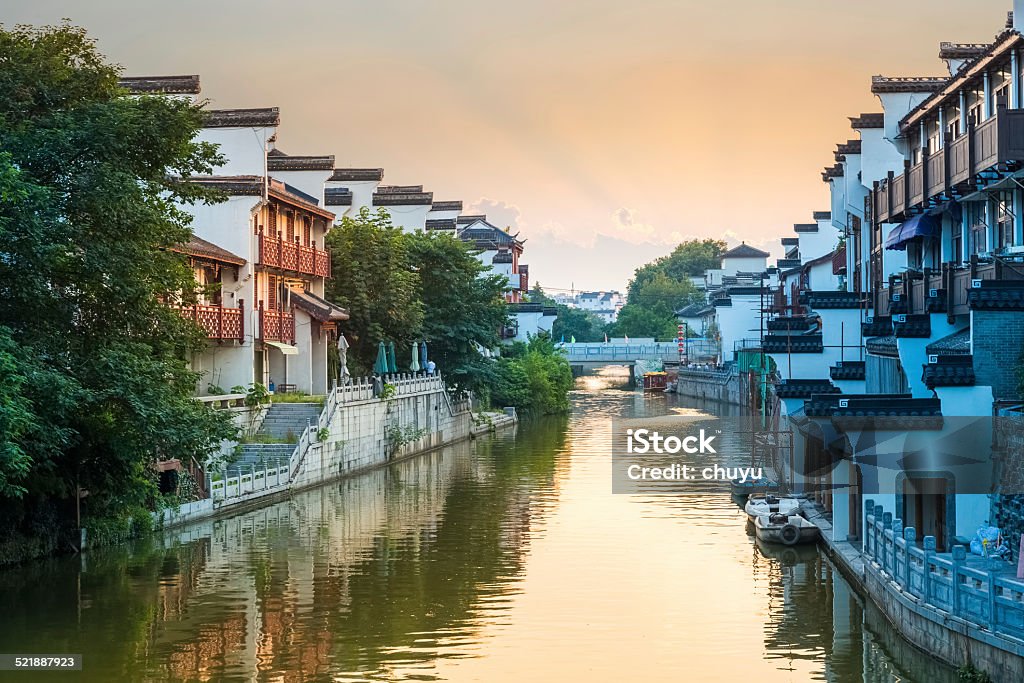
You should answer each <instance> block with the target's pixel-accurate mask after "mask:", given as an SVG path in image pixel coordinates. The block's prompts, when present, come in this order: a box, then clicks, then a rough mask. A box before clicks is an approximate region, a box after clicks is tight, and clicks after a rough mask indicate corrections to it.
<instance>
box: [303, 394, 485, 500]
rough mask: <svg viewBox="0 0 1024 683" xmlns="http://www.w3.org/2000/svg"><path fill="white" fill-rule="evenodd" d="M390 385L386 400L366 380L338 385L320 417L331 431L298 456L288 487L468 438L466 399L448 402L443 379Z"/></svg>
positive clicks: (345, 473) (468, 414) (317, 482)
mask: <svg viewBox="0 0 1024 683" xmlns="http://www.w3.org/2000/svg"><path fill="white" fill-rule="evenodd" d="M391 386H393V387H395V393H394V395H393V396H392V397H391V398H388V399H385V400H382V399H379V398H375V397H374V396H373V387H372V385H368V384H366V385H356V386H351V387H342V388H340V389H339V390H338V392H337V393H338V398H337V402H336V404H335V405H333V406H332V405H331V402H330V401H329V402H328V404H327V406H325V408H324V412H325V413H326V415H324V416H322V417H321V422H322V423H324V422H326V429H327V430H329V432H330V433H329V435H328V436H327V438H326V439H325V440H322V441H321V440H319V439H317V440H316V441H314V442H312V443H310V445H309V448H308V450H306V452H305V454H304V455H303V454H301V453H299V454H298V455H297V456H296V457H297V458H299V461H298V462H294V461H293V463H292V468H293V471H292V475H291V488H293V489H295V488H304V487H307V486H314V485H316V484H321V483H323V482H325V481H330V480H331V479H336V478H338V477H342V476H345V475H348V474H353V473H355V472H359V471H362V470H366V469H369V468H371V467H377V466H380V465H384V464H386V463H388V462H389V461H391V460H396V459H399V458H402V457H405V456H408V455H412V454H415V453H421V452H423V451H427V450H430V449H432V448H437V447H439V446H443V445H445V444H448V443H453V442H455V441H459V440H461V439H465V438H468V437H469V435H470V429H471V427H472V422H473V420H472V414H471V412H470V407H469V402H468V401H458V402H452V401H451V400H450V399H449V396H448V391H447V390H446V389H445V386H444V382H442V381H441V378H439V377H413V378H407V379H404V380H399V381H395V382H392V383H391ZM324 418H326V420H325V419H324ZM302 446H303V444H302V442H300V444H299V448H300V449H301V448H302Z"/></svg>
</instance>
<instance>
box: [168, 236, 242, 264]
mask: <svg viewBox="0 0 1024 683" xmlns="http://www.w3.org/2000/svg"><path fill="white" fill-rule="evenodd" d="M171 251H176V252H178V253H180V254H187V255H188V256H194V257H196V258H200V259H208V260H210V261H216V262H217V263H227V264H230V265H233V266H244V265H245V259H244V258H242V257H241V256H238V255H236V254H232V253H231V252H230V251H228V250H227V249H225V248H223V247H219V246H217V245H216V244H214V243H213V242H208V241H207V240H204V239H203V238H202V237H196V236H195V235H193V236H192V239H190V240H189V241H188V242H185V243H184V244H182V245H181V246H178V247H172V248H171Z"/></svg>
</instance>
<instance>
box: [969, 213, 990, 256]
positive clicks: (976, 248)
mask: <svg viewBox="0 0 1024 683" xmlns="http://www.w3.org/2000/svg"><path fill="white" fill-rule="evenodd" d="M985 204H986V202H966V203H965V204H964V211H965V212H966V215H967V254H968V255H972V254H981V253H983V252H986V251H988V245H987V241H986V235H985V233H986V232H987V231H988V226H987V225H986V223H985Z"/></svg>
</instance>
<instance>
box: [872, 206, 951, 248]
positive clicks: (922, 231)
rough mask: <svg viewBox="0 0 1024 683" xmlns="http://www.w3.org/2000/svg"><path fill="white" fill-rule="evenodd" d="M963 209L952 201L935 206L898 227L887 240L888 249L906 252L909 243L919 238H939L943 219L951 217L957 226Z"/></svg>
mask: <svg viewBox="0 0 1024 683" xmlns="http://www.w3.org/2000/svg"><path fill="white" fill-rule="evenodd" d="M962 211H963V209H962V207H961V206H960V202H958V201H956V200H955V199H951V200H949V201H948V202H945V203H943V204H940V205H938V206H933V207H932V208H930V209H928V210H927V211H925V212H924V213H922V214H919V215H917V216H914V217H913V218H911V219H909V220H906V221H904V222H903V223H901V224H900V225H897V226H896V227H895V228H893V229H892V232H890V233H889V236H888V237H887V238H886V239H885V248H886V249H896V250H899V251H905V250H906V248H907V242H909V241H910V240H912V239H915V238H917V237H938V236H940V235H941V234H942V217H943V216H949V219H950V221H952V222H953V223H954V224H957V223H959V222H960V220H961V215H962Z"/></svg>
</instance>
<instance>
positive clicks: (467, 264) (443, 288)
mask: <svg viewBox="0 0 1024 683" xmlns="http://www.w3.org/2000/svg"><path fill="white" fill-rule="evenodd" d="M404 240H405V243H406V249H407V250H408V255H409V263H410V266H411V267H412V269H413V270H414V271H415V272H416V273H417V274H418V276H419V280H418V283H419V293H418V298H419V300H420V301H421V302H422V304H423V310H424V311H425V315H424V318H423V326H422V337H423V338H424V339H426V341H427V344H428V348H429V351H430V358H431V360H433V361H434V362H435V363H437V368H438V370H439V371H440V372H442V373H443V374H444V376H445V378H446V381H447V382H448V384H449V386H450V387H452V388H458V389H470V390H473V391H478V392H479V391H482V390H484V388H485V387H486V384H487V381H488V379H487V378H488V373H489V372H490V368H489V367H488V366H489V365H490V362H489V361H488V359H486V358H484V357H483V356H482V355H481V354H480V348H484V349H494V348H497V347H498V345H499V344H500V343H501V329H502V328H503V327H505V326H506V325H507V324H508V322H509V318H508V305H507V304H506V303H505V297H504V292H505V288H506V287H507V285H508V279H507V278H505V277H504V276H501V275H495V274H487V267H486V266H484V265H483V264H482V263H481V262H480V260H479V259H478V258H477V257H476V255H475V254H474V252H473V251H472V250H471V249H470V247H469V246H468V245H467V244H466V243H465V242H462V241H461V240H458V239H456V238H455V237H453V236H452V235H448V234H444V233H439V232H423V231H417V232H415V233H411V234H406V235H404Z"/></svg>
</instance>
